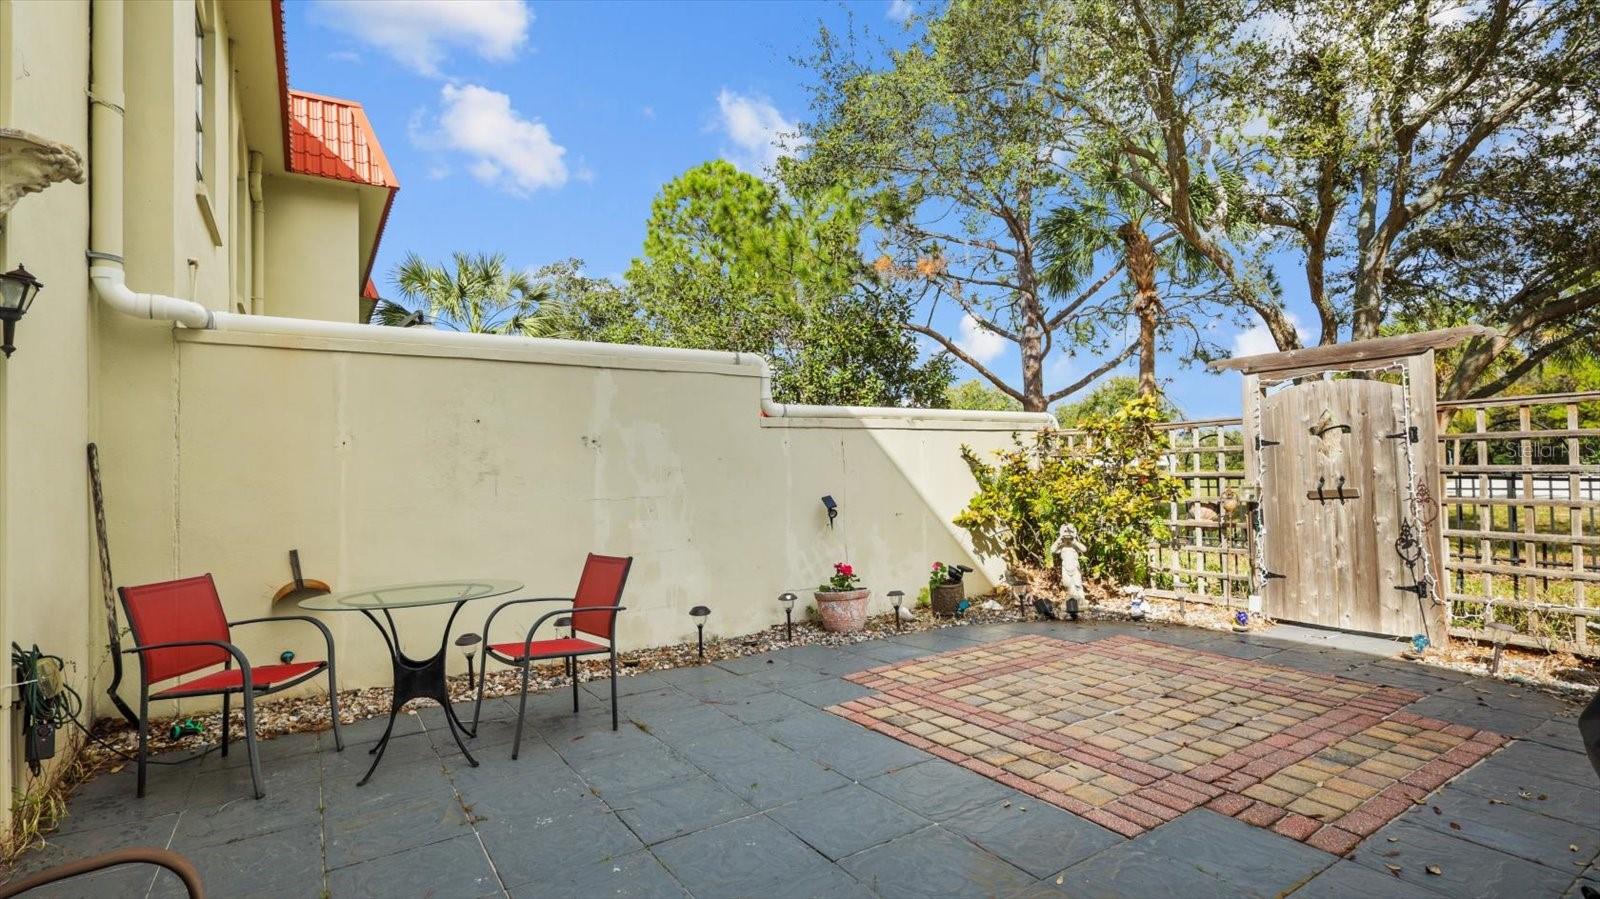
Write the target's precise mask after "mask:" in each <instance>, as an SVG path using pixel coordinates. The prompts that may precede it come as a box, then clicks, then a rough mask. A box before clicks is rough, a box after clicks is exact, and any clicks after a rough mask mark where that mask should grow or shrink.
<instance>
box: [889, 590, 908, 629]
mask: <svg viewBox="0 0 1600 899" xmlns="http://www.w3.org/2000/svg"><path fill="white" fill-rule="evenodd" d="M905 601H906V591H904V590H890V591H889V602H891V603H893V604H894V630H895V633H899V632H900V606H901V605H903V604H904V603H905Z"/></svg>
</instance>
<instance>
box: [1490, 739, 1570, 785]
mask: <svg viewBox="0 0 1600 899" xmlns="http://www.w3.org/2000/svg"><path fill="white" fill-rule="evenodd" d="M1478 767H1479V768H1480V769H1483V768H1487V769H1491V770H1510V771H1521V772H1523V773H1524V774H1526V773H1529V772H1537V774H1538V776H1539V777H1540V778H1541V779H1543V778H1555V779H1557V780H1561V781H1565V782H1567V783H1569V784H1575V785H1577V786H1579V787H1583V788H1585V789H1591V790H1592V789H1594V788H1595V787H1596V786H1597V785H1600V780H1596V778H1595V773H1594V766H1593V765H1591V764H1589V759H1588V757H1587V756H1585V755H1584V754H1583V753H1581V752H1568V751H1566V750H1563V749H1554V748H1552V747H1549V746H1545V745H1544V744H1542V743H1532V742H1529V741H1527V740H1513V741H1511V743H1510V744H1508V745H1507V746H1505V747H1504V748H1502V749H1501V750H1500V751H1499V752H1497V753H1495V754H1494V755H1492V756H1490V757H1489V758H1487V759H1484V761H1483V762H1482V763H1481V764H1480V765H1479V766H1478Z"/></svg>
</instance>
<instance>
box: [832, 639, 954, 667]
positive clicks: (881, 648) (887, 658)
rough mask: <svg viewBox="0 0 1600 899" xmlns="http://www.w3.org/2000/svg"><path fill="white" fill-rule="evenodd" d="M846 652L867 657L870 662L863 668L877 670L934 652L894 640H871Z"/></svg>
mask: <svg viewBox="0 0 1600 899" xmlns="http://www.w3.org/2000/svg"><path fill="white" fill-rule="evenodd" d="M845 651H846V652H850V653H855V654H858V655H861V656H865V657H866V658H867V659H868V660H869V661H868V663H867V664H865V665H863V666H862V668H863V669H865V668H876V667H878V666H879V665H883V664H888V663H891V662H903V661H905V660H907V659H917V658H921V657H923V656H926V655H929V654H931V653H932V652H933V650H930V649H926V648H924V647H921V646H910V645H907V644H905V643H897V642H894V641H893V640H869V641H867V642H866V643H857V644H856V645H854V646H851V647H847V648H846V650H845ZM830 673H834V674H850V673H852V672H849V671H840V672H830Z"/></svg>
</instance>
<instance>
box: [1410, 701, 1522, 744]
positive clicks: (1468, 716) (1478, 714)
mask: <svg viewBox="0 0 1600 899" xmlns="http://www.w3.org/2000/svg"><path fill="white" fill-rule="evenodd" d="M1406 711H1408V712H1411V713H1412V714H1415V715H1423V716H1426V717H1428V718H1439V719H1441V720H1444V721H1448V722H1450V723H1451V724H1466V725H1469V726H1471V727H1478V728H1483V729H1485V730H1493V731H1495V732H1496V733H1501V734H1505V735H1507V736H1517V735H1520V734H1523V733H1525V732H1527V731H1531V730H1533V729H1535V728H1537V727H1538V726H1539V725H1540V724H1543V723H1544V721H1543V719H1541V718H1537V717H1535V716H1533V715H1521V714H1518V713H1516V712H1508V711H1505V710H1503V709H1497V708H1493V707H1491V706H1487V705H1482V704H1479V703H1475V702H1470V701H1465V700H1458V699H1450V698H1449V697H1446V696H1444V695H1442V694H1435V695H1433V696H1426V697H1423V698H1422V699H1419V700H1417V701H1416V702H1414V703H1412V704H1411V705H1409V706H1406Z"/></svg>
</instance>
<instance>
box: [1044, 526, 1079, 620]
mask: <svg viewBox="0 0 1600 899" xmlns="http://www.w3.org/2000/svg"><path fill="white" fill-rule="evenodd" d="M1050 551H1051V552H1053V553H1055V554H1056V560H1057V561H1058V562H1059V563H1060V564H1061V589H1063V590H1065V591H1066V593H1067V597H1068V598H1069V599H1076V600H1078V601H1079V602H1082V601H1083V600H1084V593H1083V572H1082V570H1080V569H1079V567H1078V566H1079V561H1078V560H1079V557H1080V556H1081V555H1082V553H1083V551H1084V545H1083V540H1082V538H1080V537H1079V536H1078V529H1077V528H1075V527H1073V526H1072V525H1070V524H1063V525H1062V526H1061V533H1060V534H1059V535H1057V537H1056V542H1055V543H1053V544H1051V546H1050Z"/></svg>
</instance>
